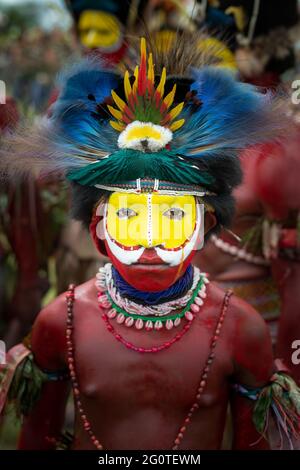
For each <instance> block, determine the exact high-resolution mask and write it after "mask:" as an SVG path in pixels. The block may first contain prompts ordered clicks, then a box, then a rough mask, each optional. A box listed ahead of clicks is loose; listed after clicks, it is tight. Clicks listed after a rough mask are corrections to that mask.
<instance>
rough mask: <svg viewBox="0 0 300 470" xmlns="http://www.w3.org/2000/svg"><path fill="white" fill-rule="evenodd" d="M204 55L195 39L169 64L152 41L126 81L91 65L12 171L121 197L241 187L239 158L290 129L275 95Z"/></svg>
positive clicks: (22, 146) (21, 141) (64, 91)
mask: <svg viewBox="0 0 300 470" xmlns="http://www.w3.org/2000/svg"><path fill="white" fill-rule="evenodd" d="M148 47H149V46H148ZM193 47H194V48H195V51H194V52H193V54H191V57H192V59H193V61H192V63H190V62H189V60H188V55H189V53H188V51H190V50H191V48H193ZM185 50H186V54H185ZM163 54H165V55H163ZM176 57H177V59H176ZM199 57H200V54H199V53H198V52H197V44H196V43H195V44H194V45H193V36H192V35H189V36H188V37H187V38H185V39H182V38H178V39H177V40H176V41H174V42H173V43H172V46H170V48H169V49H168V51H167V56H166V53H165V52H162V53H161V54H160V52H159V51H155V50H154V49H152V50H151V52H150V53H149V54H147V45H146V41H145V40H144V39H142V40H141V46H140V62H139V65H138V66H136V67H135V68H134V69H133V70H128V71H126V72H125V74H124V77H123V76H122V75H121V74H120V73H117V72H115V71H110V70H107V69H105V68H104V67H102V66H101V64H99V63H98V62H96V61H95V60H87V59H85V60H84V61H82V63H81V64H79V65H77V66H76V67H74V68H72V69H71V70H70V71H69V72H68V73H66V74H65V75H64V76H63V78H62V80H61V83H60V95H59V98H58V100H57V101H56V102H55V104H54V105H53V107H52V110H51V117H50V118H48V119H46V120H44V122H43V123H42V124H41V125H40V126H39V128H38V129H37V130H35V131H32V130H31V131H30V135H26V134H25V133H23V134H22V135H20V136H14V137H13V138H12V139H11V141H10V142H9V144H8V146H6V147H5V148H4V150H3V151H2V156H1V160H2V168H4V169H5V171H8V172H11V171H15V170H16V171H17V172H18V171H20V172H21V173H24V171H27V170H31V171H33V172H34V173H35V174H41V173H42V174H51V173H54V174H63V175H65V176H66V177H67V179H69V180H71V181H73V182H76V183H78V184H80V185H83V186H89V187H91V186H93V187H97V188H102V189H108V190H111V191H113V190H115V189H116V188H117V189H118V190H119V191H122V190H123V191H143V190H146V191H149V190H153V189H154V190H156V191H185V192H188V193H190V194H198V195H199V194H200V195H205V194H208V195H209V194H214V195H216V194H217V195H219V194H220V195H221V194H224V193H225V194H229V193H230V192H231V190H232V187H233V186H235V185H236V184H237V183H238V182H239V179H240V172H239V168H238V161H237V158H236V157H237V154H238V152H239V150H240V149H243V148H245V147H246V146H249V145H251V144H254V143H256V142H259V141H263V140H266V139H269V138H270V137H271V136H272V135H273V134H274V129H275V130H276V129H277V127H280V126H281V127H282V123H281V122H280V118H279V115H278V113H275V112H274V106H275V105H274V103H272V99H271V96H270V95H269V94H262V93H260V92H259V91H258V90H257V89H255V88H254V87H252V86H251V85H248V84H244V83H239V82H238V81H237V80H236V79H235V78H234V76H233V75H232V74H231V73H230V72H226V71H224V70H222V69H218V68H216V67H212V66H207V65H206V64H205V63H202V64H201V63H199V62H200V61H199ZM170 58H173V59H172V64H171V62H170V61H171V59H170ZM194 59H195V60H194ZM196 59H197V60H196ZM176 60H177V65H178V67H176ZM164 62H165V63H166V64H167V65H169V66H170V69H171V71H172V75H168V70H167V69H166V67H164V65H163V63H164ZM280 117H281V116H280Z"/></svg>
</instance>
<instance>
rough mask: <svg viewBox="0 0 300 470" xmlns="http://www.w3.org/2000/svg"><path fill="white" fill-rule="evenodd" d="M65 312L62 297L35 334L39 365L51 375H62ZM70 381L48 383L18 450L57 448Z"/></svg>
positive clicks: (39, 320) (46, 312)
mask: <svg viewBox="0 0 300 470" xmlns="http://www.w3.org/2000/svg"><path fill="white" fill-rule="evenodd" d="M65 311H66V308H65V302H64V298H63V296H60V297H59V298H58V299H57V300H56V301H54V302H53V303H52V304H51V305H50V306H49V307H46V308H45V309H44V310H42V311H41V313H40V314H39V315H38V317H37V320H36V322H35V324H34V326H33V331H32V343H31V345H32V352H33V354H34V359H35V362H36V364H37V365H38V366H39V367H40V368H42V369H46V370H48V371H63V370H64V369H66V361H65V321H66V313H65ZM68 393H69V381H65V380H64V381H55V382H52V381H51V382H46V383H45V384H44V385H43V388H42V392H41V396H40V399H39V401H38V402H37V404H36V405H35V407H34V409H33V410H32V412H31V413H30V415H29V416H27V417H25V418H24V424H23V427H22V431H21V435H20V439H19V444H18V448H19V449H26V450H31V449H35V450H47V449H51V448H53V447H54V441H55V439H57V438H58V436H59V434H60V432H61V429H62V426H63V422H64V416H65V406H66V401H67V398H68Z"/></svg>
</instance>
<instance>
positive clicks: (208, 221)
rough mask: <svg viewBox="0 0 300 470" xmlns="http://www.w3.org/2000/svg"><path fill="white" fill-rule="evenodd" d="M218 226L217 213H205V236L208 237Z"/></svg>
mask: <svg viewBox="0 0 300 470" xmlns="http://www.w3.org/2000/svg"><path fill="white" fill-rule="evenodd" d="M216 225H217V218H216V215H215V213H214V212H211V211H205V216H204V234H205V235H206V234H207V233H208V232H209V231H210V230H211V229H212V228H214V227H215V226H216Z"/></svg>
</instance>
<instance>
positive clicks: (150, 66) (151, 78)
mask: <svg viewBox="0 0 300 470" xmlns="http://www.w3.org/2000/svg"><path fill="white" fill-rule="evenodd" d="M148 80H149V81H150V82H151V83H152V84H153V85H154V65H153V56H152V53H151V52H150V54H149V58H148Z"/></svg>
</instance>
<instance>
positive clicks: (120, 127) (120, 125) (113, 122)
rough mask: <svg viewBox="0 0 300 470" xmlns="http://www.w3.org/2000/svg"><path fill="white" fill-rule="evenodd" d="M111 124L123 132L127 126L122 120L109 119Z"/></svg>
mask: <svg viewBox="0 0 300 470" xmlns="http://www.w3.org/2000/svg"><path fill="white" fill-rule="evenodd" d="M109 124H110V125H111V127H113V128H114V129H115V130H116V131H118V132H122V131H123V130H124V128H125V126H124V125H122V124H121V123H120V122H116V121H109Z"/></svg>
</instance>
